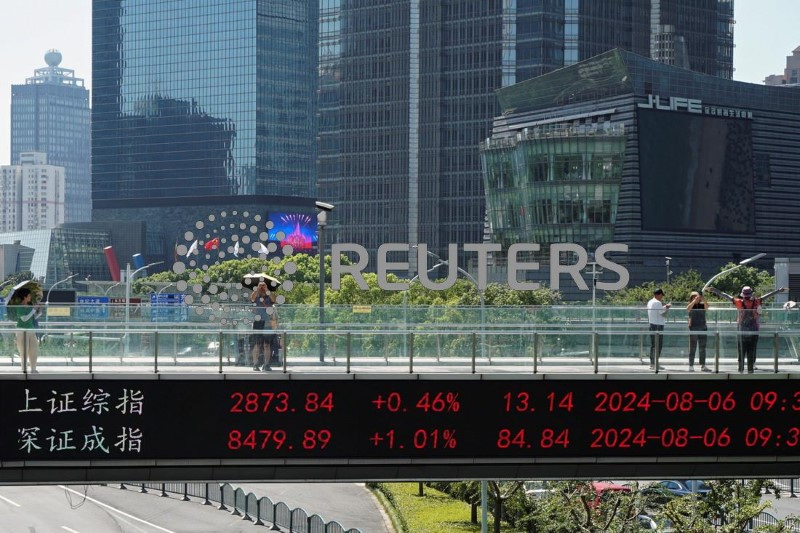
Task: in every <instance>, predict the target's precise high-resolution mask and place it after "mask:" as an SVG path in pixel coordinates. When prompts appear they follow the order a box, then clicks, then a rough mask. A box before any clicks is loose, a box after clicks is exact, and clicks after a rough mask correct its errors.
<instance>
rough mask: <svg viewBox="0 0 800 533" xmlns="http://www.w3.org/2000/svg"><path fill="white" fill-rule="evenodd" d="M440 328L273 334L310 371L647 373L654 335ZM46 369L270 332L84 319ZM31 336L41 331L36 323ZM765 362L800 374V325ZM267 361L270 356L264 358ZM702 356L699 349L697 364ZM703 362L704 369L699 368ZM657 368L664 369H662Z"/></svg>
mask: <svg viewBox="0 0 800 533" xmlns="http://www.w3.org/2000/svg"><path fill="white" fill-rule="evenodd" d="M437 326H438V327H436V328H434V327H430V326H426V327H425V328H422V327H415V328H397V329H383V328H379V327H375V326H373V327H372V328H370V329H365V328H352V329H339V328H336V329H329V328H324V329H320V328H318V327H317V328H313V329H300V328H295V327H294V325H289V327H288V328H281V329H279V330H277V331H276V332H274V338H273V336H272V332H268V333H270V336H268V337H267V338H266V340H267V341H269V342H272V341H274V342H276V343H279V344H280V348H279V349H278V348H277V347H276V349H275V350H273V351H274V352H275V353H274V355H275V357H274V358H273V359H272V361H271V366H272V369H273V370H278V371H281V370H282V371H287V372H288V371H290V370H302V369H303V368H308V367H319V366H320V365H323V366H324V367H325V371H331V372H337V371H339V372H352V371H356V370H358V371H362V370H361V369H369V368H373V369H374V368H378V369H381V370H401V371H406V372H414V371H421V370H422V369H424V370H425V371H434V372H435V371H447V372H452V371H454V370H458V371H461V372H473V373H478V372H508V371H514V372H534V373H545V372H565V371H566V372H588V373H591V372H595V373H599V372H606V373H623V372H630V371H641V370H644V371H647V370H648V369H649V366H650V360H649V356H650V348H651V341H652V338H653V337H652V334H651V332H649V331H648V330H647V329H646V327H647V326H646V324H641V325H638V326H634V327H631V326H630V325H624V324H620V325H616V326H613V327H612V326H610V325H605V326H604V327H602V328H587V327H585V325H584V327H574V326H572V325H557V324H550V325H548V326H547V327H541V326H540V325H533V324H532V325H516V326H515V325H509V324H506V325H503V326H500V325H496V326H495V327H492V328H488V327H486V328H481V327H480V325H474V324H473V325H472V327H463V326H462V327H455V326H451V325H449V324H438V325H437ZM36 333H38V334H39V335H41V336H42V338H41V341H40V343H39V346H38V352H39V353H38V358H37V366H36V368H37V370H39V371H42V372H45V371H51V370H52V371H67V372H69V371H79V372H87V371H88V372H96V371H99V372H102V371H104V370H108V369H109V368H112V367H113V368H115V369H117V370H118V369H119V367H123V368H126V369H128V370H131V371H154V372H175V371H186V370H188V369H191V370H192V371H206V372H219V373H223V372H230V371H236V370H237V367H244V368H238V370H244V369H246V368H247V367H253V366H254V360H253V353H254V347H255V346H256V345H257V344H258V343H260V342H262V340H264V337H262V335H261V333H260V332H254V331H253V330H249V329H214V328H210V327H201V328H191V329H190V328H171V327H163V328H161V329H141V328H138V327H136V328H135V327H133V326H130V327H128V328H125V327H113V328H112V327H103V328H95V327H86V326H83V327H77V326H76V325H74V324H73V325H72V326H64V327H59V328H54V327H51V328H48V329H47V330H37V331H36ZM27 334H28V335H33V334H34V332H33V331H32V330H28V333H27ZM741 335H742V334H741V333H740V332H738V331H736V329H735V328H733V327H727V328H716V329H711V330H709V331H708V333H707V335H706V336H705V339H706V344H707V345H706V361H705V363H706V366H708V367H709V368H710V369H711V370H712V371H718V372H728V371H731V370H733V371H735V370H736V368H737V366H738V365H737V359H738V342H739V339H740V338H741ZM20 336H21V333H20V330H17V329H16V328H13V327H0V353H2V354H5V355H8V356H9V357H8V358H7V359H5V365H3V363H2V362H1V361H2V360H0V370H3V369H5V370H13V369H19V370H22V368H23V365H22V360H23V359H24V360H25V361H26V363H27V364H26V365H24V367H25V370H26V371H28V370H32V369H33V365H32V363H33V357H31V356H30V355H29V354H27V353H25V351H26V350H27V349H29V348H28V347H29V346H30V343H18V340H19V339H18V337H20ZM759 338H760V340H759V344H758V352H757V355H758V357H757V366H758V368H759V369H760V371H772V372H794V371H797V370H798V366H799V365H800V352H799V351H798V349H799V348H800V329H796V328H788V327H775V326H767V327H765V328H764V329H762V331H761V332H760V335H759ZM657 342H658V344H659V345H660V346H661V348H662V349H661V355H660V357H659V364H660V365H661V366H664V367H665V368H666V370H667V371H675V370H681V371H686V370H688V364H689V359H688V349H689V332H688V331H687V330H685V329H683V328H680V329H679V328H677V327H675V328H669V329H667V330H665V331H664V332H663V334H661V335H659V336H658V337H657ZM260 364H262V363H260ZM700 364H701V362H700V360H699V354H698V355H696V358H695V365H697V366H698V367H699V365H700ZM698 369H699V368H698ZM654 371H655V372H659V371H661V370H660V369H655V370H654Z"/></svg>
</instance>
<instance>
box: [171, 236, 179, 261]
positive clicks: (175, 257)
mask: <svg viewBox="0 0 800 533" xmlns="http://www.w3.org/2000/svg"><path fill="white" fill-rule="evenodd" d="M172 256H173V257H172V262H173V263H177V262H178V239H175V246H173V247H172Z"/></svg>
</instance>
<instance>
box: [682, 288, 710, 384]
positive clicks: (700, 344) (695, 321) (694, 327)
mask: <svg viewBox="0 0 800 533" xmlns="http://www.w3.org/2000/svg"><path fill="white" fill-rule="evenodd" d="M686 310H687V311H689V332H690V333H689V372H694V353H695V352H696V351H697V352H699V355H700V370H702V371H703V372H710V371H711V369H709V368H708V367H707V366H706V340H707V339H706V331H707V330H708V326H707V325H706V311H707V310H708V303H707V302H706V300H705V298H703V295H702V294H700V293H699V292H697V291H692V294H691V295H690V296H689V305H688V306H687V307H686Z"/></svg>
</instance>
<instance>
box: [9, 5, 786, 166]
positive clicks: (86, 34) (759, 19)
mask: <svg viewBox="0 0 800 533" xmlns="http://www.w3.org/2000/svg"><path fill="white" fill-rule="evenodd" d="M734 5H735V9H736V11H735V17H736V27H735V30H734V38H735V42H736V49H735V50H734V67H735V68H736V72H735V73H734V79H736V80H739V81H746V82H750V83H761V82H762V81H763V79H764V78H765V77H766V76H768V75H769V74H780V73H783V69H784V67H785V66H786V56H788V55H791V51H792V50H794V49H795V48H796V47H797V46H800V2H798V0H735V4H734ZM0 6H1V7H0V54H2V55H1V57H2V62H0V165H5V164H8V163H9V160H10V152H11V145H10V139H9V134H10V128H11V126H10V114H11V84H12V83H24V81H25V78H26V77H30V76H31V75H33V70H34V69H35V68H39V67H42V66H44V64H45V63H44V59H43V57H44V53H45V52H46V51H47V50H48V49H49V48H57V49H58V50H60V51H61V53H62V55H63V56H64V59H63V61H62V63H61V66H62V67H64V68H71V69H74V70H75V74H76V75H77V76H78V77H82V78H84V79H85V80H86V86H87V87H88V88H90V89H91V76H92V70H91V50H92V35H91V34H92V14H91V10H92V3H91V0H3V2H2V3H1V4H0Z"/></svg>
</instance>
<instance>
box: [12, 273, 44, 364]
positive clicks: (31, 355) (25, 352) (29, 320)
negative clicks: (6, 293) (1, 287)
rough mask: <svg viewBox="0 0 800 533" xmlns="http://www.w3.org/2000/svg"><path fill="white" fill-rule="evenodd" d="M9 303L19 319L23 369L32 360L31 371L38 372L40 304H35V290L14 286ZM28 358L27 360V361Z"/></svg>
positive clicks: (19, 345)
mask: <svg viewBox="0 0 800 533" xmlns="http://www.w3.org/2000/svg"><path fill="white" fill-rule="evenodd" d="M12 294H13V295H12V296H11V298H9V303H10V305H12V306H13V307H12V309H15V311H14V313H15V315H14V316H16V319H17V328H18V331H17V350H19V355H20V358H21V359H22V370H23V371H25V366H26V364H27V362H30V366H31V372H32V373H34V374H36V373H38V372H39V371H38V370H36V361H37V359H38V358H39V340H38V339H37V338H36V333H35V332H34V329H35V327H36V326H35V319H36V314H37V313H38V312H39V308H38V306H34V305H33V296H34V293H33V291H32V290H31V289H30V288H28V287H25V286H23V287H20V288H17V287H15V288H14V291H13V293H12ZM26 359H27V361H26Z"/></svg>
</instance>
